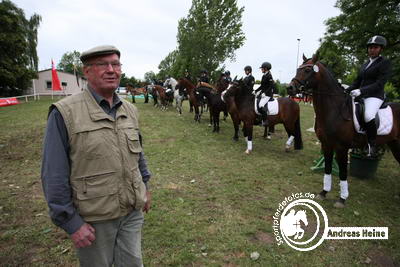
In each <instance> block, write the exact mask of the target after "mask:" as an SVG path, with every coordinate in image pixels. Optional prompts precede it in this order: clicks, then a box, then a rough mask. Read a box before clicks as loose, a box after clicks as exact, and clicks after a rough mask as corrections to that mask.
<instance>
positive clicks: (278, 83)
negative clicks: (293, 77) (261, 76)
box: [275, 80, 288, 96]
mask: <svg viewBox="0 0 400 267" xmlns="http://www.w3.org/2000/svg"><path fill="white" fill-rule="evenodd" d="M275 86H276V89H277V90H278V94H279V95H280V96H286V95H287V90H286V88H287V86H288V85H287V84H286V83H281V81H279V80H276V82H275Z"/></svg>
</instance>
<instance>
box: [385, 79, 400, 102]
mask: <svg viewBox="0 0 400 267" xmlns="http://www.w3.org/2000/svg"><path fill="white" fill-rule="evenodd" d="M385 94H386V97H387V98H388V100H389V101H394V100H400V92H399V90H396V88H395V87H394V86H393V84H392V83H386V84H385Z"/></svg>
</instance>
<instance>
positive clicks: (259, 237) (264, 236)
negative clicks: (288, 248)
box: [250, 232, 275, 245]
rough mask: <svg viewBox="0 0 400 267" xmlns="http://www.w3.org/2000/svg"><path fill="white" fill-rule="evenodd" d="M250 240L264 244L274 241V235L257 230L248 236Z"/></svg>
mask: <svg viewBox="0 0 400 267" xmlns="http://www.w3.org/2000/svg"><path fill="white" fill-rule="evenodd" d="M250 240H251V241H252V242H257V243H261V244H265V245H269V244H273V243H275V237H274V235H273V234H270V233H265V232H257V233H256V234H255V235H254V236H252V237H251V238H250Z"/></svg>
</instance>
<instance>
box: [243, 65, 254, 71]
mask: <svg viewBox="0 0 400 267" xmlns="http://www.w3.org/2000/svg"><path fill="white" fill-rule="evenodd" d="M244 71H248V72H252V71H253V70H252V69H251V66H246V67H244Z"/></svg>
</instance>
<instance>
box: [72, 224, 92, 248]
mask: <svg viewBox="0 0 400 267" xmlns="http://www.w3.org/2000/svg"><path fill="white" fill-rule="evenodd" d="M71 239H72V242H73V243H74V246H75V247H76V248H83V247H87V246H90V245H91V244H92V242H93V241H94V240H95V239H96V236H95V230H94V228H93V227H92V226H91V225H90V224H88V223H84V224H83V225H82V226H81V227H80V228H79V229H78V230H77V231H76V232H75V233H73V234H72V235H71Z"/></svg>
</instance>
